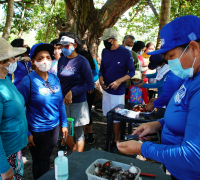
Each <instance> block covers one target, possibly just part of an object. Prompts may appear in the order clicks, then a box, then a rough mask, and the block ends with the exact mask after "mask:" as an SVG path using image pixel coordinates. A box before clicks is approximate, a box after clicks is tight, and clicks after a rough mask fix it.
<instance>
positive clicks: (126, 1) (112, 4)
mask: <svg viewBox="0 0 200 180" xmlns="http://www.w3.org/2000/svg"><path fill="white" fill-rule="evenodd" d="M138 2H139V0H107V2H106V3H105V4H104V5H103V7H102V8H101V9H100V16H101V17H102V20H101V22H100V23H101V24H100V26H101V27H102V28H109V27H113V26H114V24H115V23H116V22H117V20H118V19H119V18H120V17H121V16H122V15H123V14H124V13H125V12H126V11H127V10H128V9H129V8H131V7H132V6H134V5H135V4H137V3H138Z"/></svg>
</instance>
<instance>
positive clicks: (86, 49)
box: [81, 40, 99, 144]
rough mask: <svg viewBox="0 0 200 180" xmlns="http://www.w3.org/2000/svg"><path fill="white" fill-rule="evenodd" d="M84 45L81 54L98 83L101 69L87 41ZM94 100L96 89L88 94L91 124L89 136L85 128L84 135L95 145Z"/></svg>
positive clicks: (84, 41) (83, 42)
mask: <svg viewBox="0 0 200 180" xmlns="http://www.w3.org/2000/svg"><path fill="white" fill-rule="evenodd" d="M82 44H83V49H84V50H83V51H82V52H81V54H82V55H83V56H84V57H85V58H86V59H87V60H88V61H89V63H90V67H91V70H92V75H93V79H94V82H96V81H97V80H98V79H99V67H98V64H97V61H96V60H95V59H93V57H92V55H91V53H90V50H89V45H88V43H87V41H86V40H82ZM94 100H95V87H94V89H92V90H91V91H88V92H87V102H88V107H89V112H90V123H89V124H88V125H87V128H88V135H86V133H85V127H84V134H85V137H86V138H88V143H89V144H93V143H94V142H95V139H94V137H95V135H94V132H93V130H92V116H91V109H92V105H93V103H94Z"/></svg>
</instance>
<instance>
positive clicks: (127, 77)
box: [118, 75, 131, 83]
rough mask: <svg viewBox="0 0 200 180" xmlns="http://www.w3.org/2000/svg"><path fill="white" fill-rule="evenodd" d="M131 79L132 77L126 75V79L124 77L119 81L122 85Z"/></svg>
mask: <svg viewBox="0 0 200 180" xmlns="http://www.w3.org/2000/svg"><path fill="white" fill-rule="evenodd" d="M129 79H131V78H130V76H129V75H125V76H124V77H122V78H120V79H118V80H119V81H120V83H123V82H125V81H127V80H129Z"/></svg>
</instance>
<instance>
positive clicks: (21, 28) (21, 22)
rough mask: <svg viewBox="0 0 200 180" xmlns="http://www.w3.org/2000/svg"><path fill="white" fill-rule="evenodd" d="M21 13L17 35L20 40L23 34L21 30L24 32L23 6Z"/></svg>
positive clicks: (24, 9)
mask: <svg viewBox="0 0 200 180" xmlns="http://www.w3.org/2000/svg"><path fill="white" fill-rule="evenodd" d="M22 8H23V9H22V13H21V21H20V24H19V33H18V35H17V36H18V38H21V36H22V33H23V30H24V14H25V11H26V8H25V5H23V6H22Z"/></svg>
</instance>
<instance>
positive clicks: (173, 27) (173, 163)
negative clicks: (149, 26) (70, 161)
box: [117, 15, 200, 180]
mask: <svg viewBox="0 0 200 180" xmlns="http://www.w3.org/2000/svg"><path fill="white" fill-rule="evenodd" d="M199 27H200V18H199V17H197V16H192V15H188V16H182V17H180V18H176V19H175V20H173V21H171V22H170V23H168V24H167V25H165V26H164V27H163V28H162V29H161V31H160V39H161V44H162V46H161V49H160V50H158V51H155V52H151V53H149V54H151V55H154V54H164V53H165V54H166V56H167V59H168V65H169V68H170V70H171V71H172V73H174V74H175V75H176V76H178V77H179V78H181V79H186V80H185V81H184V82H183V84H182V85H181V87H180V88H179V89H178V90H177V91H176V92H175V93H174V95H173V96H172V98H171V100H170V102H169V104H168V106H167V109H166V112H165V116H164V118H163V119H160V120H158V121H156V122H151V123H144V124H141V125H140V126H139V127H138V129H137V130H136V131H135V132H134V133H133V134H138V135H139V137H140V139H142V138H144V136H146V135H147V134H152V133H155V132H157V131H159V130H162V135H161V144H155V143H153V142H148V141H146V142H144V143H139V142H137V141H128V142H122V143H118V144H117V146H118V149H119V150H120V151H122V152H124V153H126V154H139V153H141V154H142V155H143V156H144V157H146V158H150V159H154V160H156V161H159V162H161V163H163V164H164V165H165V167H166V169H167V170H168V171H169V172H170V173H171V175H172V179H181V180H193V179H200V171H199V167H200V131H199V129H200V116H199V101H200V30H199Z"/></svg>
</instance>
